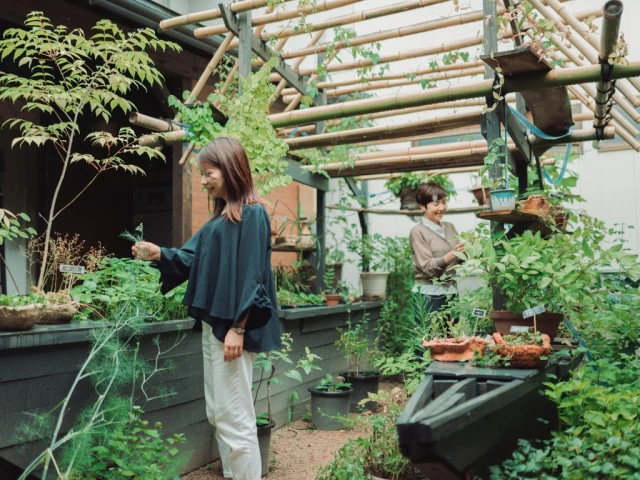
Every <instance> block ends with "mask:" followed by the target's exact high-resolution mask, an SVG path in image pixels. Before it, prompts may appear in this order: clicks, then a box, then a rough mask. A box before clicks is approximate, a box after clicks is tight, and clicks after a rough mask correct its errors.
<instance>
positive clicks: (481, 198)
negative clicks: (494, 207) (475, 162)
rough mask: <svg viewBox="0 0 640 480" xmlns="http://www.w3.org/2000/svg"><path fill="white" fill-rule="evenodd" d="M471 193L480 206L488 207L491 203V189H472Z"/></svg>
mask: <svg viewBox="0 0 640 480" xmlns="http://www.w3.org/2000/svg"><path fill="white" fill-rule="evenodd" d="M471 193H473V196H474V197H476V202H478V205H487V204H488V203H489V189H488V188H487V187H476V188H472V189H471Z"/></svg>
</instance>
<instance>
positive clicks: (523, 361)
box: [493, 333, 551, 368]
mask: <svg viewBox="0 0 640 480" xmlns="http://www.w3.org/2000/svg"><path fill="white" fill-rule="evenodd" d="M493 339H494V340H495V342H496V346H495V347H494V350H495V352H496V353H497V354H498V355H500V356H502V357H509V366H510V367H513V368H542V367H544V366H545V364H546V363H547V360H541V359H540V357H542V356H545V355H546V356H548V355H550V354H551V339H550V338H549V335H545V334H542V345H507V344H506V342H505V341H504V338H502V334H500V333H494V334H493Z"/></svg>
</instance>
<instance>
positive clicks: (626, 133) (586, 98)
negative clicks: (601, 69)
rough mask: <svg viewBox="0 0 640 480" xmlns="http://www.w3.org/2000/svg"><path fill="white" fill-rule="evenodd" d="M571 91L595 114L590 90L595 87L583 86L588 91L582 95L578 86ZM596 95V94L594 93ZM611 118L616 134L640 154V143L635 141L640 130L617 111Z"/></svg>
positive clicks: (594, 104)
mask: <svg viewBox="0 0 640 480" xmlns="http://www.w3.org/2000/svg"><path fill="white" fill-rule="evenodd" d="M568 88H569V90H570V91H572V92H573V93H574V94H575V95H576V96H577V97H578V98H579V99H580V101H581V102H582V103H583V104H584V105H585V106H586V107H587V108H588V109H589V110H591V111H592V112H595V109H596V103H595V101H594V100H593V96H592V95H590V94H589V93H588V92H589V89H592V88H593V86H591V85H582V88H583V89H585V91H587V93H586V94H585V93H582V91H581V89H580V87H578V86H577V85H572V86H569V87H568ZM593 93H594V94H595V92H593ZM611 116H612V117H613V118H614V120H611V125H613V126H614V127H615V129H616V133H617V134H618V135H620V137H621V138H622V139H623V140H624V141H625V142H627V143H628V144H629V146H630V147H631V148H633V149H634V150H635V151H636V152H640V142H638V141H637V140H636V139H635V135H638V133H640V132H638V130H637V129H635V128H634V127H633V125H631V124H630V123H629V122H628V121H627V119H626V118H624V116H623V115H621V114H620V113H619V112H617V111H616V110H614V109H612V110H611ZM627 126H628V127H630V128H631V130H629V129H627V128H626V127H627ZM633 130H635V131H636V132H638V133H635V134H634V133H633Z"/></svg>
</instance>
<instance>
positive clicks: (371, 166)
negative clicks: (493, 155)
mask: <svg viewBox="0 0 640 480" xmlns="http://www.w3.org/2000/svg"><path fill="white" fill-rule="evenodd" d="M485 143H486V142H485ZM510 150H511V151H515V150H516V148H515V145H514V146H513V148H511V149H510ZM486 154H487V147H486V145H485V146H484V147H479V148H472V149H466V150H457V151H448V152H438V153H426V154H419V155H415V156H411V155H407V156H399V157H393V158H385V159H374V160H361V161H356V163H355V165H353V166H347V165H344V164H342V163H332V164H328V165H323V166H321V167H320V168H321V169H322V170H323V171H325V172H326V173H327V174H328V175H329V176H330V177H352V176H355V175H366V174H371V173H385V172H408V171H416V170H428V169H431V168H444V167H454V166H472V165H482V163H483V159H484V157H485V156H486ZM302 168H304V169H305V170H310V171H311V170H316V169H317V168H318V167H312V166H304V167H302Z"/></svg>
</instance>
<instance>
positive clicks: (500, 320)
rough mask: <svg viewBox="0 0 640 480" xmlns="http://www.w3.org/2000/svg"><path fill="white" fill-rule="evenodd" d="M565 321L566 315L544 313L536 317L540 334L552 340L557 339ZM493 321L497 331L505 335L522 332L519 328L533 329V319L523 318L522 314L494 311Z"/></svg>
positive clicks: (492, 314) (492, 313)
mask: <svg viewBox="0 0 640 480" xmlns="http://www.w3.org/2000/svg"><path fill="white" fill-rule="evenodd" d="M563 319H564V315H563V314H561V313H551V312H544V313H541V314H540V315H536V327H537V329H538V330H539V331H540V332H542V333H544V334H546V335H549V337H550V338H555V337H556V334H557V333H558V327H559V326H560V322H562V320H563ZM491 320H493V324H494V325H495V327H496V331H497V332H498V333H503V334H513V333H517V332H518V331H519V330H521V329H519V328H517V327H533V317H529V318H522V314H520V313H515V312H510V311H508V310H494V311H493V312H491ZM513 327H516V328H513Z"/></svg>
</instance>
